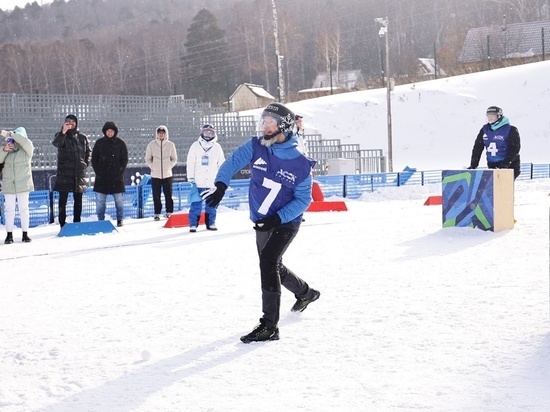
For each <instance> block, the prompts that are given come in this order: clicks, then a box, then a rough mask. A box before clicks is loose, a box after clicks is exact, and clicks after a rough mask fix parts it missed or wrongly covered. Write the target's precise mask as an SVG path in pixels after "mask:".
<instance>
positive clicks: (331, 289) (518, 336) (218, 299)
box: [0, 62, 550, 412]
mask: <svg viewBox="0 0 550 412" xmlns="http://www.w3.org/2000/svg"><path fill="white" fill-rule="evenodd" d="M521 67H522V68H523V70H525V71H524V72H523V74H521V73H520V74H518V72H519V71H521V69H520V68H510V69H506V70H504V71H494V72H488V73H480V74H476V75H471V76H472V77H469V76H462V77H460V78H455V79H442V80H438V81H437V82H439V83H437V82H435V83H432V82H429V83H422V84H418V85H416V86H412V85H410V86H409V89H410V90H416V92H415V93H416V94H415V96H416V97H414V98H413V95H410V94H409V95H408V97H406V96H405V94H404V91H403V90H404V88H406V87H405V86H400V87H399V88H397V89H396V90H397V91H396V93H395V102H394V107H395V110H396V112H395V116H394V121H395V131H396V133H395V145H394V155H395V158H394V164H395V165H397V166H398V167H396V170H398V169H399V165H401V166H404V165H409V166H411V167H417V168H418V169H419V170H422V169H424V170H426V169H430V168H431V169H439V168H441V169H445V168H446V169H451V168H458V167H463V166H465V165H467V164H468V163H469V158H470V151H471V147H472V144H473V141H474V138H475V135H476V134H477V131H478V130H479V128H480V127H481V124H482V123H483V122H484V121H485V117H484V113H485V109H486V107H487V106H489V105H492V104H497V105H501V106H502V107H503V108H504V111H505V114H506V115H509V116H510V119H511V121H512V124H515V125H517V126H518V127H519V129H520V133H521V135H522V143H523V147H522V159H523V161H524V162H545V163H548V162H549V161H550V144H549V143H548V138H549V135H550V121H549V117H548V113H547V112H548V107H550V102H549V99H550V86H549V82H550V77H549V76H548V71H549V69H550V62H544V63H540V64H535V65H526V66H521ZM542 73H544V74H545V75H544V76H543V75H542ZM519 78H521V79H519ZM518 79H519V80H518ZM532 82H537V84H538V87H531V84H532ZM461 84H462V86H461ZM522 85H523V86H522ZM413 87H416V89H413ZM461 87H462V88H461ZM421 88H424V90H426V91H425V92H421V91H420V89H421ZM430 88H431V91H429V90H428V89H430ZM446 89H452V90H453V92H452V93H447V92H446ZM526 90H529V92H530V93H532V95H530V96H526V95H525V93H526ZM368 93H371V94H374V97H373V95H368ZM377 94H378V95H379V96H378V97H376V96H375V95H377ZM453 94H455V95H457V96H458V97H453ZM346 96H347V97H348V100H349V101H350V103H345V102H344V99H345V98H346ZM384 99H385V95H384V91H383V90H378V91H370V92H358V93H351V94H348V95H338V96H333V97H325V98H321V99H314V100H311V101H308V102H299V103H295V105H294V106H295V107H294V106H293V108H295V109H296V110H297V111H300V112H301V113H303V114H304V115H305V116H306V119H305V120H306V121H307V123H306V125H307V124H309V125H310V128H317V129H319V131H322V133H323V135H325V136H326V137H327V138H329V137H330V138H333V137H338V136H339V137H342V138H343V139H344V140H345V139H346V137H347V136H348V135H349V138H348V140H350V139H352V137H354V138H355V137H357V136H359V132H361V133H363V135H364V136H365V138H366V137H368V138H369V139H370V138H371V137H372V139H374V140H372V141H373V142H374V143H373V144H372V145H371V144H364V143H361V144H362V146H363V148H377V147H380V148H382V147H383V143H384V141H385V139H386V134H385V103H384V101H385V100H384ZM407 102H408V104H407ZM535 116H536V117H535ZM115 120H116V119H115ZM357 125H359V126H357ZM354 130H356V131H354ZM349 132H353V133H349ZM404 132H406V133H404ZM376 139H378V140H376ZM367 141H368V142H370V141H371V140H367ZM481 165H483V166H484V165H485V163H484V161H483V160H482V163H481ZM515 187H516V193H515V216H516V219H517V224H516V225H515V228H514V229H512V230H507V231H503V232H498V233H493V232H483V231H481V230H476V229H469V228H446V229H442V227H441V226H442V221H441V220H442V213H441V207H440V206H424V205H423V203H424V200H425V199H426V198H427V196H429V195H433V194H440V193H441V188H440V187H439V186H438V185H435V186H429V187H421V186H410V187H408V186H403V187H400V188H386V189H384V190H381V191H379V192H376V193H370V194H364V195H363V197H362V198H360V199H358V200H355V201H351V200H346V203H347V205H348V207H349V211H347V212H323V213H307V214H306V221H305V223H304V224H303V227H302V229H301V230H300V233H299V234H298V236H297V238H296V239H295V241H294V243H293V244H292V245H291V246H290V248H289V250H288V252H287V254H286V255H285V263H286V264H287V265H288V266H289V267H290V268H291V269H293V270H294V271H296V272H297V273H298V274H299V275H300V276H302V277H303V278H304V279H305V280H307V281H308V282H309V283H310V284H311V285H312V286H313V287H315V288H316V289H319V290H320V291H321V298H320V300H319V301H317V302H315V303H313V304H312V305H311V306H310V307H308V309H307V310H306V311H305V312H303V313H301V314H295V313H291V312H290V311H289V309H290V307H291V306H292V304H293V303H294V299H293V296H291V295H290V293H288V292H287V291H283V296H282V306H283V308H282V313H281V323H280V334H281V340H280V341H276V342H268V343H262V344H250V345H245V344H242V343H241V342H240V341H239V337H240V336H241V335H243V334H245V333H248V332H249V331H250V330H251V329H252V328H253V327H254V325H255V324H256V322H257V321H258V319H259V317H260V316H261V294H260V279H259V270H258V262H257V256H256V252H255V243H254V231H253V230H252V224H251V222H250V221H249V220H248V212H247V211H246V210H230V209H225V208H222V209H221V210H220V213H219V219H218V227H219V228H220V230H219V231H218V232H207V231H205V230H201V231H199V232H198V233H195V234H190V233H188V232H187V230H186V229H183V228H182V229H168V228H163V227H162V224H163V222H154V221H152V220H151V219H141V220H132V219H127V220H126V225H125V226H124V227H123V228H121V229H119V230H118V231H117V232H114V233H110V234H102V235H96V236H80V237H57V233H58V230H59V227H58V226H57V225H46V226H42V227H38V228H33V229H31V231H30V236H31V237H32V238H33V242H32V243H30V244H23V243H21V242H20V241H19V240H20V236H21V235H20V233H21V232H20V231H16V232H15V239H16V242H15V243H14V244H12V245H0V262H1V263H0V281H1V283H2V287H1V288H0V305H1V306H0V308H1V310H0V410H1V411H2V412H20V411H21V412H27V411H35V412H36V411H41V412H42V411H44V412H45V411H49V412H62V411H63V412H64V411H67V412H69V411H71V412H73V411H78V412H80V411H94V412H96V411H100V412H103V411H105V412H112V411H239V412H241V411H256V410H261V411H267V412H269V411H312V412H318V411H376V412H386V411H403V412H410V411H436V412H455V411H456V412H458V411H460V412H472V411H475V412H516V411H517V412H520V411H521V412H524V411H529V412H542V411H548V410H550V391H549V390H548V388H550V372H549V368H548V365H549V364H550V334H549V326H550V325H549V284H548V281H549V261H548V260H549V259H548V258H549V220H548V218H549V210H550V196H549V194H550V179H541V180H533V181H529V180H528V181H523V180H522V181H517V182H516V183H515ZM243 209H244V208H243ZM143 351H148V352H149V353H150V354H151V358H150V359H149V360H143V358H142V352H143Z"/></svg>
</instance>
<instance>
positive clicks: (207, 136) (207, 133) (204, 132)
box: [201, 124, 216, 142]
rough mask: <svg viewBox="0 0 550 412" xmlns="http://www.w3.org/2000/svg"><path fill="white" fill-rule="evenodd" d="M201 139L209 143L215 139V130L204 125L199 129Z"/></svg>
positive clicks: (208, 125)
mask: <svg viewBox="0 0 550 412" xmlns="http://www.w3.org/2000/svg"><path fill="white" fill-rule="evenodd" d="M201 137H202V138H203V139H204V140H206V141H207V142H209V141H210V140H213V139H215V138H216V129H215V128H214V126H212V125H211V124H205V125H203V126H202V127H201Z"/></svg>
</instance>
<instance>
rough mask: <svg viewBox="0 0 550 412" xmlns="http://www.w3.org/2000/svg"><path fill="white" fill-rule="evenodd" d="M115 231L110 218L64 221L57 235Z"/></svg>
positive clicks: (95, 233) (94, 233)
mask: <svg viewBox="0 0 550 412" xmlns="http://www.w3.org/2000/svg"><path fill="white" fill-rule="evenodd" d="M111 232H116V229H115V227H114V226H113V224H112V223H111V221H110V220H96V221H93V222H77V223H66V224H65V226H63V227H62V228H61V230H60V231H59V233H58V235H57V236H60V237H65V236H80V235H97V234H98V233H111Z"/></svg>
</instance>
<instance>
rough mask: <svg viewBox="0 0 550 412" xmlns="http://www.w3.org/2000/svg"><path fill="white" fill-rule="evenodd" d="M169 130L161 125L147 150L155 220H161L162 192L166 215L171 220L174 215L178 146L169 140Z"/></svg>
mask: <svg viewBox="0 0 550 412" xmlns="http://www.w3.org/2000/svg"><path fill="white" fill-rule="evenodd" d="M168 137H169V134H168V128H167V127H166V126H164V125H160V126H159V127H157V130H156V138H155V140H153V141H151V142H149V144H148V145H147V149H146V150H145V163H147V166H149V168H150V169H151V186H152V187H151V189H152V192H153V204H154V207H155V220H160V212H161V211H162V202H161V200H160V192H161V189H162V192H163V193H164V200H165V202H166V213H165V215H164V217H166V218H169V217H170V215H171V214H172V213H174V201H173V199H172V168H173V167H174V166H175V165H176V162H177V161H178V154H177V153H176V146H175V145H174V143H172V142H171V141H169V140H168Z"/></svg>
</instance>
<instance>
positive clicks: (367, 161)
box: [0, 94, 385, 189]
mask: <svg viewBox="0 0 550 412" xmlns="http://www.w3.org/2000/svg"><path fill="white" fill-rule="evenodd" d="M0 113H2V125H1V127H2V128H16V127H18V126H23V127H25V128H26V130H27V133H28V135H29V137H30V138H31V140H32V141H33V143H34V145H35V154H34V157H33V171H34V173H35V186H37V188H41V189H46V188H47V187H44V186H46V184H45V183H44V182H46V181H48V179H49V178H50V176H51V175H53V174H54V173H55V168H56V166H57V149H56V148H55V147H54V146H52V144H51V141H52V139H53V136H54V135H55V133H56V132H57V131H58V130H60V128H61V124H62V122H63V120H64V119H65V116H66V115H67V114H69V113H72V114H75V115H76V116H77V118H78V124H79V129H80V130H81V131H82V132H83V133H84V134H86V135H87V136H88V138H89V139H90V144H91V145H92V147H93V145H94V143H95V141H96V140H97V139H98V138H99V137H101V136H102V132H101V128H102V127H103V125H104V123H105V122H106V121H114V122H116V124H117V126H118V128H119V135H120V137H122V138H123V139H124V140H125V141H126V143H127V145H128V151H129V158H130V160H129V168H133V169H134V170H139V169H144V168H145V167H146V165H145V161H144V156H145V148H146V146H147V144H148V143H149V142H150V141H151V140H152V139H153V137H154V134H155V130H156V128H157V126H159V125H161V124H163V125H166V126H167V128H168V130H169V136H170V140H171V141H173V142H174V143H175V145H176V148H177V151H178V166H179V167H180V169H181V168H182V167H183V168H184V167H185V163H186V158H187V152H188V149H189V147H190V146H191V143H192V142H193V141H195V140H196V139H197V137H198V133H199V130H200V126H201V125H202V124H204V123H210V124H212V125H214V126H215V127H216V129H217V130H218V141H219V143H220V144H221V145H222V147H223V149H224V151H225V153H226V155H228V154H229V153H231V152H232V151H233V150H234V149H235V148H236V147H237V146H239V145H240V144H242V143H243V142H244V141H246V140H247V139H249V138H250V136H251V135H253V134H254V129H255V126H256V121H255V119H254V116H250V115H248V116H244V115H240V114H239V113H234V112H227V111H226V110H225V109H224V108H213V107H211V106H210V104H204V103H198V102H197V101H196V100H195V99H184V97H183V96H181V95H176V96H106V95H56V94H0ZM306 141H307V142H308V150H309V155H310V156H311V157H312V158H314V159H316V160H317V161H318V163H317V165H316V168H315V170H314V172H315V173H316V174H317V175H322V174H325V173H324V171H325V169H324V166H325V162H326V160H327V159H333V158H354V159H356V171H357V173H379V172H383V171H385V169H384V161H385V158H384V156H383V155H382V151H381V150H364V149H361V148H360V147H359V145H349V144H341V142H340V140H339V139H323V138H322V136H321V135H306ZM89 173H90V177H92V176H93V170H92V169H91V168H90V170H89ZM142 173H143V172H142ZM144 173H147V170H145V171H144ZM39 174H42V175H43V176H40V177H39V176H38V175H39ZM184 175H185V172H184V171H181V172H180V173H178V176H179V177H180V180H183V176H184ZM128 183H129V182H128Z"/></svg>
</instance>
